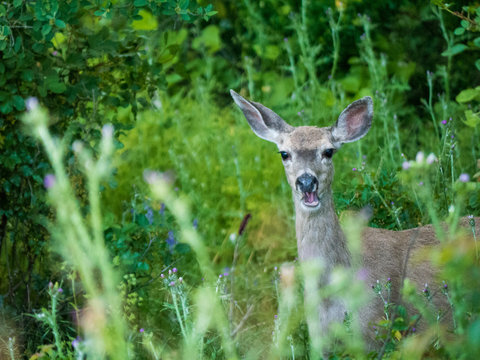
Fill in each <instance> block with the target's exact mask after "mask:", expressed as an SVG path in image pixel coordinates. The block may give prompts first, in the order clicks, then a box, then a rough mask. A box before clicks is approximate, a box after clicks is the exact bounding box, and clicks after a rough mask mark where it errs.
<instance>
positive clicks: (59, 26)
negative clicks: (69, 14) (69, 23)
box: [55, 19, 66, 29]
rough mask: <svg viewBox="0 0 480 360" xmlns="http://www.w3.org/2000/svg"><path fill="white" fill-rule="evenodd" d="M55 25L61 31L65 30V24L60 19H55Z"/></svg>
mask: <svg viewBox="0 0 480 360" xmlns="http://www.w3.org/2000/svg"><path fill="white" fill-rule="evenodd" d="M55 25H56V26H57V27H58V28H60V29H65V26H66V25H65V23H64V22H63V21H62V20H60V19H55Z"/></svg>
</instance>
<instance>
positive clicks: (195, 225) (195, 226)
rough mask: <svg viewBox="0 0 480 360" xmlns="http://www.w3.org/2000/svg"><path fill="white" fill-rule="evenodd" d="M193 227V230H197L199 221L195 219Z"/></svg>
mask: <svg viewBox="0 0 480 360" xmlns="http://www.w3.org/2000/svg"><path fill="white" fill-rule="evenodd" d="M192 226H193V228H194V229H195V230H197V229H198V219H193V224H192Z"/></svg>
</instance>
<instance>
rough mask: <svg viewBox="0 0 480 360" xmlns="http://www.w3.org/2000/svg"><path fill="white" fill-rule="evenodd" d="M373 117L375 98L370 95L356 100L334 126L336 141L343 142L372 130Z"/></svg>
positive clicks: (333, 131) (352, 139) (333, 134)
mask: <svg viewBox="0 0 480 360" xmlns="http://www.w3.org/2000/svg"><path fill="white" fill-rule="evenodd" d="M372 118H373V100H372V98H371V97H370V96H365V97H364V98H361V99H360V100H357V101H354V102H353V103H351V104H350V105H348V106H347V108H346V109H345V110H343V111H342V113H341V114H340V116H339V117H338V120H337V122H336V123H335V125H333V126H332V130H331V131H332V137H333V140H334V142H336V143H339V144H343V143H348V142H352V141H355V140H358V139H360V138H362V137H363V136H365V135H366V134H367V132H368V130H370V126H371V125H372Z"/></svg>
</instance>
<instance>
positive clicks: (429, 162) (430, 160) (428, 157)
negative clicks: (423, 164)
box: [427, 153, 437, 165]
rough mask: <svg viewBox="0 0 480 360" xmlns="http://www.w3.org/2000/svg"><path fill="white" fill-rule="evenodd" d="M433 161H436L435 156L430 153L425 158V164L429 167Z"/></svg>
mask: <svg viewBox="0 0 480 360" xmlns="http://www.w3.org/2000/svg"><path fill="white" fill-rule="evenodd" d="M435 161H437V157H436V156H435V154H433V153H430V155H428V156H427V164H428V165H431V164H433V163H434V162H435Z"/></svg>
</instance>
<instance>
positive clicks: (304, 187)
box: [295, 173, 319, 207]
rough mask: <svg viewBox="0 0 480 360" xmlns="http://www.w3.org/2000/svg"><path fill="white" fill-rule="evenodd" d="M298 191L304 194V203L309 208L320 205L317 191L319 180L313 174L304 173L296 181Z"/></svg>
mask: <svg viewBox="0 0 480 360" xmlns="http://www.w3.org/2000/svg"><path fill="white" fill-rule="evenodd" d="M295 186H296V187H297V190H299V191H301V192H302V194H303V198H302V201H303V203H304V204H305V205H306V206H308V207H316V206H317V205H318V204H319V200H318V195H317V189H318V179H317V178H316V176H313V175H312V174H308V173H304V174H302V175H300V176H299V177H298V178H297V180H296V181H295Z"/></svg>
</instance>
